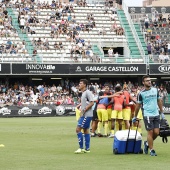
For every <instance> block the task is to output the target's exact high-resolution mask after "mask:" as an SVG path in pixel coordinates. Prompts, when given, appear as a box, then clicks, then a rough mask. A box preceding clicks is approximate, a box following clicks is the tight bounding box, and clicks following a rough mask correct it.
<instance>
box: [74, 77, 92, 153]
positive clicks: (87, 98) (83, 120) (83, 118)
mask: <svg viewBox="0 0 170 170" xmlns="http://www.w3.org/2000/svg"><path fill="white" fill-rule="evenodd" d="M87 84H88V81H87V80H86V79H81V80H80V83H79V89H80V90H81V91H82V96H81V115H80V118H79V120H78V124H77V128H76V133H77V138H78V143H79V149H78V150H76V151H75V152H74V153H89V152H90V134H89V128H90V122H91V120H92V117H93V110H92V106H93V104H94V102H93V95H92V92H91V91H89V90H88V89H87ZM81 129H83V130H84V138H85V149H84V146H83V145H84V144H83V143H84V142H83V134H82V132H81Z"/></svg>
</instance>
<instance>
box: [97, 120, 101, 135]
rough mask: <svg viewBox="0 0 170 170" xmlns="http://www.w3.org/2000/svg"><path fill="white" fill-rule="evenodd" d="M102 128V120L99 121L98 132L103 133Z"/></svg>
mask: <svg viewBox="0 0 170 170" xmlns="http://www.w3.org/2000/svg"><path fill="white" fill-rule="evenodd" d="M101 128H102V122H98V127H97V131H98V133H101Z"/></svg>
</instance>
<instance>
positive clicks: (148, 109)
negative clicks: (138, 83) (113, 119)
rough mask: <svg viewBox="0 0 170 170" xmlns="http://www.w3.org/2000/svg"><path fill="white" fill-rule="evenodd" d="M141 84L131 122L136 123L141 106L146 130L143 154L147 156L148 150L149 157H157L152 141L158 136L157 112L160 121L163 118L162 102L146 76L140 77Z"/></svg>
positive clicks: (158, 122) (158, 121)
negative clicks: (142, 86) (141, 88)
mask: <svg viewBox="0 0 170 170" xmlns="http://www.w3.org/2000/svg"><path fill="white" fill-rule="evenodd" d="M142 83H143V85H144V89H143V90H142V91H141V92H140V93H139V94H138V97H137V102H136V108H135V117H134V118H133V119H132V122H136V119H137V118H136V117H137V115H138V112H139V109H140V108H141V106H142V113H143V118H144V124H145V128H146V130H147V141H145V142H144V153H145V154H148V149H150V156H157V154H156V152H155V150H154V149H153V141H154V140H155V139H156V138H157V136H158V135H159V130H160V129H159V128H160V115H159V111H160V113H161V117H162V119H164V118H165V116H164V114H163V108H162V101H161V98H160V97H159V94H158V90H157V88H154V87H152V84H151V79H150V77H149V76H148V75H146V76H143V77H142ZM158 107H159V110H158Z"/></svg>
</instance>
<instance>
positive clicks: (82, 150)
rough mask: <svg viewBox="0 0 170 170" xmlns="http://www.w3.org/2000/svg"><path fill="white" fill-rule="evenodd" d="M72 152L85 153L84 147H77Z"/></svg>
mask: <svg viewBox="0 0 170 170" xmlns="http://www.w3.org/2000/svg"><path fill="white" fill-rule="evenodd" d="M74 153H85V150H84V149H81V148H79V149H77V150H76V151H75V152H74Z"/></svg>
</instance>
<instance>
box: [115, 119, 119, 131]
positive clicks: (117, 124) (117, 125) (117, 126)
mask: <svg viewBox="0 0 170 170" xmlns="http://www.w3.org/2000/svg"><path fill="white" fill-rule="evenodd" d="M115 123H116V126H115V128H116V129H115V130H116V131H117V130H119V123H118V122H117V121H116V122H115Z"/></svg>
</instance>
